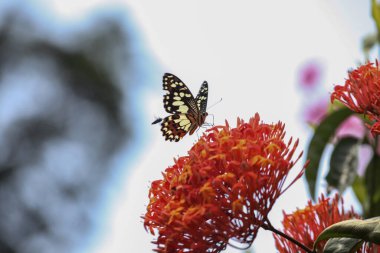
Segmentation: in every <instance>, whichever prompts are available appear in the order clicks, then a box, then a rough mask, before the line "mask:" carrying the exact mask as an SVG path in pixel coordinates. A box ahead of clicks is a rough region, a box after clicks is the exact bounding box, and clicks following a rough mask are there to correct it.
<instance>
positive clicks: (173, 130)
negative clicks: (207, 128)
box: [161, 114, 195, 142]
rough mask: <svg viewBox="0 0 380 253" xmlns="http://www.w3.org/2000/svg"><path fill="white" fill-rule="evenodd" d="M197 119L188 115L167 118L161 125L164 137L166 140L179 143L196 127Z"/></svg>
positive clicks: (175, 115)
mask: <svg viewBox="0 0 380 253" xmlns="http://www.w3.org/2000/svg"><path fill="white" fill-rule="evenodd" d="M194 124H195V119H194V118H192V117H191V116H190V115H188V114H174V115H170V116H167V117H166V118H164V119H163V121H162V123H161V131H162V135H163V136H164V137H165V140H169V141H176V142H177V141H179V140H181V139H182V138H183V136H185V135H186V134H187V132H189V130H190V129H191V128H193V127H194Z"/></svg>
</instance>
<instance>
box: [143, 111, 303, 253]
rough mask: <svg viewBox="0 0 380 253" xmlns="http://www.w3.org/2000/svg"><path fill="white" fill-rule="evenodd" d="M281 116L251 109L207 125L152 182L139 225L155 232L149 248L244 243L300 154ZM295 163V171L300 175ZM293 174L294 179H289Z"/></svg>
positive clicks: (202, 248)
mask: <svg viewBox="0 0 380 253" xmlns="http://www.w3.org/2000/svg"><path fill="white" fill-rule="evenodd" d="M284 137H285V131H284V124H283V123H281V122H278V123H277V124H265V123H262V122H261V121H260V117H259V115H258V114H256V115H255V116H254V117H253V118H251V119H250V120H249V122H247V123H246V122H244V121H243V120H240V119H238V120H237V127H236V128H230V127H229V124H228V122H226V124H225V125H224V126H215V127H213V128H211V129H210V130H208V131H207V133H206V134H204V135H203V136H202V137H201V138H200V139H199V140H198V142H197V143H195V145H194V146H193V147H192V148H191V150H190V151H189V152H188V155H187V156H184V157H180V158H178V159H177V160H175V164H174V165H173V166H171V167H169V168H167V169H166V170H165V172H164V173H163V179H161V180H156V181H154V182H152V185H151V188H150V192H149V197H150V203H149V204H148V207H147V212H146V214H145V215H144V217H143V219H144V226H145V228H146V229H147V230H148V231H149V232H150V233H152V234H155V233H156V232H158V238H157V239H156V240H155V241H154V242H153V243H155V244H156V249H155V251H156V252H161V253H171V252H197V253H198V252H220V251H221V250H223V249H225V248H226V246H227V245H228V244H232V241H234V242H237V243H240V244H243V245H246V246H249V245H250V244H251V243H252V242H253V240H254V239H255V237H256V234H257V231H258V229H259V228H260V226H261V225H262V224H263V222H264V221H265V219H266V218H267V215H268V213H269V211H270V210H271V208H272V206H273V204H274V203H275V201H276V199H277V198H278V197H279V196H280V195H281V194H282V193H283V191H284V190H283V186H284V181H285V179H286V177H287V175H288V173H289V171H290V170H291V169H292V167H293V166H294V164H295V163H296V162H297V161H298V159H299V158H300V156H301V154H300V155H299V156H298V158H296V159H295V160H292V157H293V155H294V152H295V150H296V147H297V145H298V141H296V142H294V143H293V142H292V139H291V138H290V140H289V141H288V142H285V141H284ZM302 172H303V169H302V170H301V172H300V173H299V174H298V177H297V178H296V179H298V178H299V177H300V176H301V175H302ZM293 182H294V181H293Z"/></svg>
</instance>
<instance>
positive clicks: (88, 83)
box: [0, 9, 136, 253]
mask: <svg viewBox="0 0 380 253" xmlns="http://www.w3.org/2000/svg"><path fill="white" fill-rule="evenodd" d="M24 14H25V13H23V12H20V11H19V10H16V9H12V10H10V11H9V12H8V13H7V15H5V16H2V17H1V21H0V22H1V24H0V217H1V218H0V252H1V253H8V252H9V253H11V252H20V253H24V252H25V253H26V252H28V253H33V252H36V253H37V252H38V253H44V252H47V253H51V252H55V253H59V252H65V253H67V252H74V251H75V250H76V249H78V247H80V246H83V244H85V243H86V240H87V241H88V240H89V239H88V237H89V235H91V231H92V229H93V227H94V225H95V224H96V222H95V218H94V217H95V216H96V215H95V214H96V209H97V201H98V199H99V194H100V192H101V188H102V186H103V185H104V184H105V182H106V180H107V176H108V175H109V173H110V170H111V169H112V168H111V167H110V166H109V162H110V159H111V158H112V157H113V155H114V153H115V152H117V150H118V148H120V147H121V145H122V144H123V145H124V144H125V142H127V140H128V139H130V138H131V136H132V135H131V126H130V125H128V122H131V119H130V116H131V113H130V112H129V111H125V109H124V108H125V107H123V105H128V103H130V101H128V100H127V99H126V91H127V90H128V89H129V88H130V86H131V82H132V81H131V80H133V75H135V72H136V69H135V67H136V66H135V64H134V60H133V58H132V57H131V55H132V51H131V50H132V49H131V43H130V36H129V34H128V31H127V32H126V31H125V30H126V29H125V28H124V27H123V26H122V25H121V24H120V21H119V20H118V19H117V18H110V17H107V16H106V15H105V16H104V17H101V16H99V15H98V16H97V19H94V20H93V22H92V23H91V25H89V26H88V27H87V28H86V30H85V31H84V30H83V29H82V30H80V29H78V30H77V31H71V32H67V31H66V33H64V32H63V33H62V34H64V36H63V37H61V38H59V36H58V39H57V37H54V36H51V34H49V32H47V31H43V29H40V27H39V26H38V24H37V22H35V21H34V18H33V17H32V16H26V15H24ZM41 15H43V14H42V13H41ZM47 22H49V21H47ZM57 29H59V28H57ZM55 32H56V31H55ZM121 80H123V84H122V85H121ZM128 80H129V82H128ZM128 108H129V107H128ZM128 108H127V110H128ZM127 143H128V142H127ZM78 245H79V246H78Z"/></svg>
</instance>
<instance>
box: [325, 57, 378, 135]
mask: <svg viewBox="0 0 380 253" xmlns="http://www.w3.org/2000/svg"><path fill="white" fill-rule="evenodd" d="M334 99H337V100H339V101H341V102H342V103H343V104H344V105H346V106H347V107H348V108H350V109H351V110H353V111H354V112H357V113H361V114H365V115H367V116H368V117H369V119H370V120H373V121H375V122H374V124H373V125H372V126H371V127H370V128H371V132H372V134H374V135H378V134H380V70H379V66H378V62H377V61H376V66H373V63H367V64H365V65H362V66H360V67H359V68H358V69H356V70H353V71H351V72H349V73H348V79H347V80H346V82H345V84H344V86H341V85H337V86H335V87H334V92H333V93H332V94H331V102H333V101H334Z"/></svg>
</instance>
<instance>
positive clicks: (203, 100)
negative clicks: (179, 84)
mask: <svg viewBox="0 0 380 253" xmlns="http://www.w3.org/2000/svg"><path fill="white" fill-rule="evenodd" d="M207 97H208V84H207V82H206V81H204V82H203V83H202V86H201V88H200V89H199V92H198V95H197V97H196V98H195V101H196V102H197V106H198V108H199V111H200V112H201V113H204V112H206V109H207Z"/></svg>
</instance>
